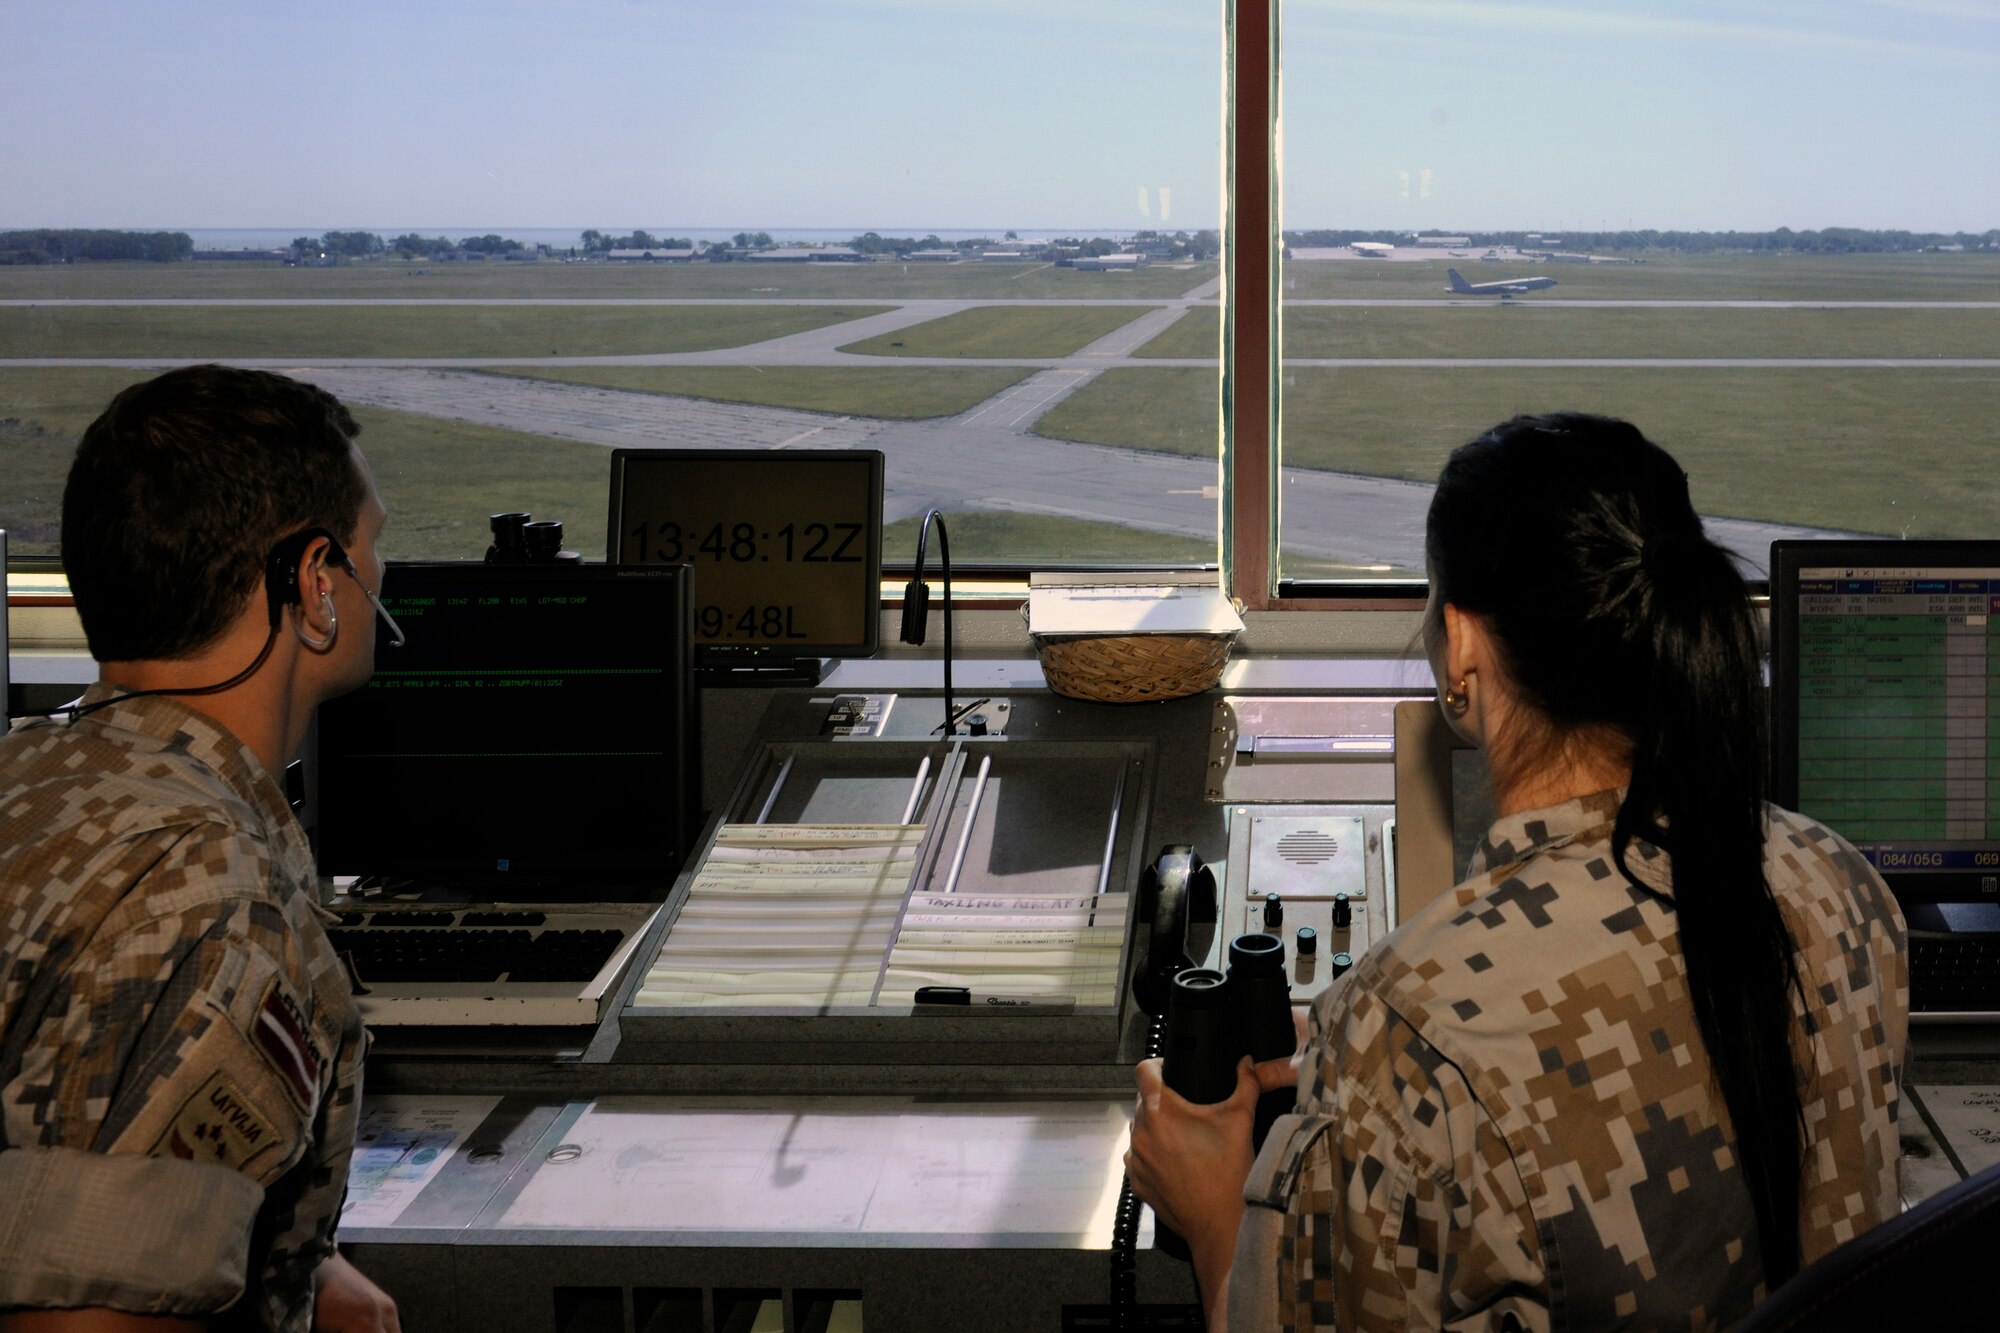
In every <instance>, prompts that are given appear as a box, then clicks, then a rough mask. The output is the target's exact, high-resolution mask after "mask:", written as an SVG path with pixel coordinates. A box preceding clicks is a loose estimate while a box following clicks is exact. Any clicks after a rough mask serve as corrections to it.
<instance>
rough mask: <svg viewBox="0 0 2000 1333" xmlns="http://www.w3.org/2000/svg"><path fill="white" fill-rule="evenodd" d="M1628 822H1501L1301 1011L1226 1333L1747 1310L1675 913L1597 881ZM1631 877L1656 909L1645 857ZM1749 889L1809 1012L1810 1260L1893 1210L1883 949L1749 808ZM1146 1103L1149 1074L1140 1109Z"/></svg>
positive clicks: (1573, 815)
mask: <svg viewBox="0 0 2000 1333" xmlns="http://www.w3.org/2000/svg"><path fill="white" fill-rule="evenodd" d="M1621 799H1622V792H1619V791H1606V792H1600V793H1598V794H1596V795H1594V796H1586V797H1581V798H1578V799H1574V800H1570V801H1567V802H1565V803H1563V804H1561V805H1557V806H1553V807H1549V808H1546V809H1542V810H1536V811H1531V812H1527V813H1523V814H1518V815H1512V816H1508V817H1506V818H1503V819H1501V820H1500V821H1499V822H1498V823H1497V824H1496V825H1494V827H1493V829H1492V830H1491V831H1490V832H1489V833H1488V835H1487V838H1486V841H1485V843H1484V845H1483V846H1482V847H1481V849H1480V851H1479V853H1478V856H1477V858H1476V859H1475V861H1474V863H1473V867H1472V872H1471V874H1470V876H1469V878H1468V880H1467V882H1466V883H1465V884H1463V885H1461V886H1459V888H1458V889H1457V890H1455V891H1454V892H1453V893H1452V894H1450V895H1447V896H1446V897H1445V898H1443V899H1441V900H1440V901H1438V902H1436V903H1433V904H1432V905H1431V906H1430V907H1429V908H1427V909H1426V910H1425V911H1424V912H1423V913H1422V914H1420V915H1419V916H1417V917H1416V918H1415V919H1414V920H1412V921H1411V922H1409V923H1408V924H1406V925H1405V926H1404V927H1403V929H1401V930H1400V931H1398V932H1396V933H1395V934H1393V935H1391V936H1389V937H1388V938H1387V939H1386V940H1384V941H1382V943H1381V944H1379V945H1377V946H1376V948H1374V949H1373V950H1371V951H1370V952H1369V953H1368V954H1366V955H1365V956H1364V957H1363V958H1362V959H1361V961H1360V963H1359V964H1358V965H1357V966H1356V967H1355V969H1354V971H1353V972H1351V973H1349V974H1348V976H1347V977H1346V978H1345V979H1344V980H1343V984H1342V985H1340V986H1338V987H1336V988H1333V989H1331V990H1329V991H1328V992H1327V993H1325V994H1324V995H1322V996H1321V997H1320V999H1319V1001H1318V1002H1317V1003H1316V1004H1315V1005H1314V1006H1313V1010H1312V1014H1311V1020H1310V1030H1309V1040H1308V1044H1307V1047H1306V1053H1305V1056H1304V1057H1303V1059H1302V1061H1301V1064H1300V1069H1299V1073H1298V1084H1297V1086H1298V1091H1299V1103H1298V1109H1297V1111H1296V1113H1294V1114H1292V1115H1289V1116H1286V1117H1284V1118H1283V1119H1280V1120H1279V1121H1278V1123H1277V1125H1276V1126H1275V1127H1274V1128H1273V1129H1272V1131H1271V1134H1270V1137H1269V1138H1268V1139H1267V1140H1266V1142H1265V1146H1264V1150H1263V1152H1262V1153H1261V1154H1259V1156H1258V1157H1257V1159H1256V1161H1255V1163H1254V1165H1253V1166H1252V1167H1251V1168H1250V1171H1249V1180H1248V1184H1247V1187H1246V1189H1245V1194H1246V1196H1247V1199H1248V1203H1249V1207H1248V1208H1247V1210H1246V1211H1245V1214H1244V1218H1243V1222H1242V1224H1241V1227H1240V1230H1239V1231H1238V1232H1237V1235H1236V1238H1235V1249H1234V1262H1233V1267H1231V1268H1229V1270H1228V1271H1229V1279H1228V1288H1229V1290H1228V1326H1229V1328H1231V1329H1233V1330H1235V1331H1236V1333H1251V1331H1253V1330H1264V1329H1282V1330H1285V1333H1304V1331H1305V1330H1313V1329H1344V1330H1358V1329H1377V1328H1395V1329H1442V1328H1451V1329H1492V1330H1510V1329H1511V1330H1525V1331H1529V1333H1539V1331H1541V1330H1548V1329H1551V1328H1588V1329H1598V1328H1605V1329H1609V1328H1631V1329H1647V1328H1723V1327H1727V1326H1728V1325H1729V1324H1730V1323H1732V1322H1734V1321H1736V1320H1738V1319H1740V1318H1742V1317H1743V1316H1744V1315H1745V1314H1746V1313H1748V1311H1749V1309H1750V1307H1751V1305H1752V1304H1754V1303H1755V1301H1757V1300H1759V1299H1761V1298H1762V1296H1763V1295H1764V1292H1763V1288H1762V1274H1763V1260H1762V1257H1761V1254H1760V1251H1759V1247H1758V1240H1757V1223H1756V1218H1755V1216H1754V1215H1753V1213H1752V1209H1751V1203H1750V1196H1749V1193H1748V1191H1747V1189H1746V1188H1745V1187H1744V1186H1743V1184H1742V1183H1741V1172H1740V1171H1739V1169H1738V1167H1737V1163H1736V1160H1735V1157H1734V1153H1733V1144H1734V1134H1733V1132H1732V1130H1731V1128H1730V1126H1729V1123H1728V1119H1727V1115H1726V1113H1725V1112H1724V1111H1723V1108H1722V1105H1721V1101H1720V1098H1719V1097H1718V1096H1717V1095H1716V1093H1715V1091H1714V1076H1713V1074H1712V1073H1711V1070H1710V1065H1709V1061H1708V1056H1707V1052H1706V1049H1705V1047H1704V1045H1703V1042H1702V1039H1701V1035H1700V1032H1699V1030H1698V1029H1697V1028H1696V1026H1695V1022H1694V1016H1693V1011H1692V1005H1691V1004H1690V1002H1689V1000H1688V993H1687V985H1686V975H1685V970H1684V967H1683V963H1682V958H1681V954H1680V949H1679V944H1678V940H1677V938H1676V935H1675V922H1674V914H1673V910H1672V907H1671V905H1670V901H1662V899H1661V898H1660V897H1658V896H1655V894H1648V893H1644V892H1641V891H1640V890H1639V889H1637V888H1635V887H1633V886H1632V885H1630V884H1628V883H1627V882H1626V881H1625V879H1624V877H1623V876H1622V875H1620V874H1618V872H1617V870H1616V869H1615V868H1614V865H1613V861H1612V853H1611V839H1612V826H1613V821H1614V820H1615V819H1616V817H1617V813H1618V806H1619V802H1620V800H1621ZM1626 863H1627V865H1628V866H1630V868H1631V870H1632V872H1633V874H1634V875H1635V876H1637V877H1638V878H1639V879H1640V880H1641V881H1643V882H1644V883H1645V884H1646V885H1647V886H1648V887H1650V888H1652V889H1653V890H1655V891H1656V894H1664V893H1667V892H1668V891H1669V889H1670V886H1671V880H1670V878H1669V875H1668V862H1667V858H1666V857H1665V856H1664V855H1663V854H1662V853H1661V852H1659V851H1658V850H1657V849H1656V848H1654V847H1652V846H1650V845H1648V844H1646V843H1644V842H1634V843H1633V844H1632V846H1631V848H1630V849H1629V850H1628V852H1627V855H1626ZM1765 873H1766V875H1767V877H1768V879H1769V881H1770V884H1771V887H1772V890H1773V892H1774V893H1775V894H1776V896H1777V900H1778V903H1779V905H1780V909H1781V911H1782V912H1783V914H1784V919H1785V923H1786V925H1787V927H1788V928H1789V930H1790V931H1791V934H1792V937H1793V938H1794V940H1795V941H1796V943H1797V946H1798V965H1799V975H1800V980H1801V981H1802V982H1803V984H1804V992H1805V995H1806V996H1808V997H1810V1012H1809V1013H1808V1012H1806V1011H1805V1010H1804V1009H1802V1008H1801V1001H1799V999H1798V998H1797V997H1794V1010H1795V1012H1796V1013H1797V1014H1798V1018H1799V1023H1798V1030H1799V1031H1800V1032H1801V1033H1802V1034H1804V1035H1803V1036H1802V1038H1801V1041H1802V1042H1803V1043H1804V1045H1803V1047H1802V1049H1801V1051H1800V1053H1799V1061H1798V1062H1799V1064H1800V1066H1801V1067H1802V1068H1804V1069H1807V1070H1810V1071H1812V1072H1811V1081H1810V1084H1809V1086H1808V1087H1806V1088H1805V1089H1804V1094H1803V1102H1804V1111H1805V1124H1806V1132H1805V1139H1804V1142H1805V1147H1806V1161H1805V1171H1804V1174H1803V1177H1802V1180H1801V1190H1800V1210H1799V1211H1800V1216H1799V1234H1800V1237H1801V1240H1802V1252H1803V1259H1804V1261H1805V1262H1806V1263H1810V1262H1812V1261H1813V1260H1814V1259H1817V1258H1819V1257H1820V1256H1821V1255H1823V1254H1825V1253H1827V1252H1828V1251H1829V1250H1832V1249H1833V1248H1835V1247H1836V1246H1838V1245H1840V1244H1841V1243H1842V1242H1844V1241H1846V1240H1848V1239H1850V1238H1852V1237H1854V1236H1856V1235H1858V1234H1860V1233H1861V1232H1862V1231H1864V1230H1866V1229H1868V1228H1869V1227H1871V1226H1873V1225H1875V1224H1876V1223H1878V1222H1881V1221H1883V1220H1885V1219H1886V1218H1888V1217H1890V1216H1893V1215H1894V1214H1895V1212H1896V1210H1897V1208H1898V1206H1899V1194H1898V1174H1897V1173H1898V1162H1897V1158H1898V1152H1899V1148H1898V1140H1897V1136H1896V1109H1897V1102H1898V1099H1899V1095H1900V1087H1899V1079H1900V1074H1901V1067H1902V1061H1903V1055H1904V1050H1905V1043H1906V1038H1907V1031H1908V985H1907V977H1906V975H1905V963H1904V958H1903V952H1902V948H1903V935H1904V927H1903V922H1902V918H1901V916H1900V915H1899V914H1898V912H1897V909H1896V905H1895V901H1894V899H1893V898H1892V897H1891V895H1890V893H1889V891H1888V889H1887V888H1885V887H1884V886H1883V884H1882V881H1881V879H1880V878H1879V877H1878V876H1877V875H1876V874H1875V873H1874V871H1873V870H1872V869H1871V868H1870V867H1869V865H1868V863H1867V862H1866V861H1865V860H1863V859H1862V858H1861V857H1860V856H1859V855H1858V854H1857V853H1856V852H1855V851H1854V850H1853V848H1851V847H1849V846H1848V845H1847V844H1846V843H1844V842H1842V841H1841V840H1840V839H1839V838H1838V837H1837V836H1835V835H1834V834H1833V833H1831V832H1830V831H1828V830H1827V829H1825V828H1824V827H1822V826H1820V825H1818V824H1816V823H1814V822H1813V821H1811V820H1809V819H1806V818H1804V817H1803V816H1800V815H1795V814H1790V813H1788V812H1784V811H1779V810H1775V809H1774V810H1773V811H1772V819H1771V824H1770V828H1769V836H1768V839H1767V842H1766V852H1765ZM1281 1067H1282V1066H1280V1065H1279V1064H1278V1063H1277V1062H1273V1063H1272V1065H1270V1066H1266V1067H1264V1068H1262V1069H1260V1071H1259V1072H1260V1074H1262V1075H1263V1076H1264V1077H1265V1078H1266V1081H1275V1078H1274V1077H1273V1075H1275V1074H1276V1073H1277V1070H1278V1069H1280V1068H1281ZM1157 1085H1158V1074H1157V1071H1156V1070H1153V1069H1149V1068H1147V1067H1145V1066H1142V1067H1141V1076H1140V1086H1141V1091H1142V1100H1143V1098H1144V1097H1145V1096H1146V1095H1151V1096H1153V1097H1154V1098H1157V1096H1158V1086H1157ZM1242 1091H1243V1090H1239V1093H1241V1092H1242ZM1237 1100H1238V1101H1241V1100H1242V1096H1241V1095H1239V1097H1238V1098H1237ZM1246 1105H1247V1103H1246ZM1197 1109H1199V1110H1203V1111H1206V1110H1208V1109H1209V1108H1197ZM1239 1109H1241V1108H1239ZM1142 1118H1143V1111H1142ZM1245 1152H1246V1153H1247V1148H1246V1149H1245ZM1199 1257H1200V1256H1197V1258H1198V1259H1199ZM1226 1263H1227V1260H1226V1258H1225V1259H1224V1260H1223V1261H1222V1264H1223V1265H1226ZM1218 1266H1221V1265H1218ZM1214 1271H1215V1268H1213V1267H1212V1268H1211V1269H1210V1272H1211V1273H1213V1272H1214Z"/></svg>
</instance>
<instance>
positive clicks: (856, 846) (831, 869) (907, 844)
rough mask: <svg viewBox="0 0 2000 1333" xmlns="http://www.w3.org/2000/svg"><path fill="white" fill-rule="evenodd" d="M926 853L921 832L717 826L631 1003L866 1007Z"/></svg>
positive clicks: (912, 828)
mask: <svg viewBox="0 0 2000 1333" xmlns="http://www.w3.org/2000/svg"><path fill="white" fill-rule="evenodd" d="M923 841H924V827H923V826H922V825H920V824H725V825H724V826H723V827H722V828H721V829H720V830H718V831H717V833H716V838H715V845H714V846H713V847H712V848H711V849H710V851H709V855H708V857H707V859H706V860H704V861H703V862H702V865H701V868H700V870H699V871H697V872H696V874H695V878H694V882H693V883H692V884H690V885H689V886H688V895H687V901H686V902H685V903H684V904H682V907H681V912H680V915H679V916H678V917H677V918H675V921H674V925H673V929H672V930H670V931H669V932H668V933H667V938H666V940H665V942H664V943H662V944H661V946H660V952H659V956H658V957H657V958H656V959H654V961H653V964H652V966H651V967H650V968H648V969H647V971H646V977H645V980H644V981H643V982H642V983H641V985H640V987H639V993H638V995H637V996H636V997H635V1002H636V1003H638V1004H641V1005H664V1006H674V1007H683V1008H714V1007H721V1006H736V1007H746V1006H756V1007H767V1006H778V1007H798V1008H819V1007H843V1008H844V1007H850V1006H866V1005H868V1004H871V1003H872V1002H873V1001H874V999H875V984H876V981H877V979H878V978H879V976H880V974H881V970H882V958H883V955H884V954H886V953H887V952H888V950H889V945H890V942H891V940H892V938H893V935H894V931H895V925H896V917H897V915H898V913H900V912H901V910H902V906H903V898H904V896H905V895H906V894H907V893H908V892H909V887H910V880H911V877H912V876H913V875H914V874H915V873H916V868H917V852H918V850H919V849H920V848H921V847H922V845H923Z"/></svg>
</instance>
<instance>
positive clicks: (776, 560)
mask: <svg viewBox="0 0 2000 1333" xmlns="http://www.w3.org/2000/svg"><path fill="white" fill-rule="evenodd" d="M610 547H611V549H610V551H609V553H608V554H609V556H610V559H611V560H612V561H613V562H614V563H617V564H626V565H657V564H686V565H691V566H693V569H694V588H693V590H694V597H693V601H694V624H695V642H696V643H697V644H700V645H706V646H709V647H720V648H732V649H733V648H743V649H758V648H764V649H772V650H776V651H780V652H791V653H796V654H800V655H807V654H814V655H819V656H827V657H839V656H865V655H867V654H870V653H873V652H874V651H875V648H876V646H877V643H878V640H879V634H880V619H881V616H880V603H881V579H882V455H881V453H880V452H879V451H876V450H737V449H728V450H716V449H702V450H694V449H621V450H617V451H616V452H614V454H613V456H612V474H611V517H610Z"/></svg>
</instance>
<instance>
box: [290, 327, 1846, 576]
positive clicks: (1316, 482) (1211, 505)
mask: <svg viewBox="0 0 2000 1333" xmlns="http://www.w3.org/2000/svg"><path fill="white" fill-rule="evenodd" d="M290 373H292V374H293V375H295V376H297V377H298V378H300V379H306V380H310V381H311V382H313V383H315V384H318V385H321V386H322V387H324V388H325V389H327V390H328V391H330V392H332V393H334V394H335V395H337V396H338V397H340V398H341V399H343V400H345V401H348V402H351V403H365V404H368V405H371V406H376V407H386V408H392V409H394V410H397V411H403V412H415V413H420V414H422V415H424V416H431V417H441V418H444V419H447V420H454V421H468V422H474V423H477V424H480V425H486V426H497V427H501V428H503V429H507V430H514V431H521V432H525V433H528V434H533V435H546V436H553V437H555V438H558V439H566V440H580V441H585V442H588V443H592V444H601V445H605V446H607V447H612V448H627V449H646V448H697V449H698V448H735V449H746V448H748V449H759V448H761V449H782V448H790V447H806V448H816V449H817V448H827V449H852V448H869V449H880V450H882V452H883V455H884V457H885V460H886V467H885V474H886V479H887V480H886V487H887V493H886V495H885V499H884V506H883V507H884V511H885V517H886V519H887V520H888V521H890V522H894V521H895V520H897V519H899V518H909V517H913V516H915V515H918V514H921V513H922V512H923V511H924V510H925V509H927V508H929V507H931V506H933V505H936V506H939V507H942V508H945V509H947V510H953V509H957V510H999V511H1012V512H1018V513H1034V514H1048V515H1053V516H1057V517H1062V518H1075V519H1082V520H1087V521H1090V522H1098V523H1117V524H1121V525H1123V526H1127V527H1134V528H1141V529H1145V530H1148V531H1154V532H1165V533H1171V534H1174V535H1176V536H1181V537H1191V538H1195V539H1197V540H1212V539H1213V538H1214V537H1215V535H1216V531H1217V504H1218V501H1219V497H1220V495H1221V485H1222V476H1221V466H1220V463H1219V462H1218V460H1216V459H1213V458H1192V457H1186V456H1182V455H1176V454H1164V453H1155V452H1151V451H1148V450H1139V449H1118V448H1111V447H1107V446H1104V445H1094V444H1074V443H1069V442H1067V441H1062V440H1050V439H1044V438H1042V437H1041V436H1038V435H1035V434H1033V433H1031V431H1030V427H1031V426H1032V425H1033V422H1034V419H1035V418H1036V417H1038V416H1040V415H1041V414H1042V413H1043V412H1045V411H1047V410H1048V409H1049V408H1050V407H1052V406H1054V404H1055V403H1056V402H1058V401H1060V400H1061V398H1062V397H1064V396H1066V395H1067V394H1068V393H1071V392H1074V390H1075V389H1076V388H1077V387H1078V386H1079V385H1080V384H1081V383H1084V382H1087V378H1088V377H1087V376H1084V375H1080V374H1077V373H1076V372H1068V371H1049V372H1044V374H1042V375H1037V376H1033V377H1031V378H1029V379H1028V380H1026V381H1024V382H1022V383H1021V384H1017V385H1015V386H1013V387H1012V388H1010V389H1008V390H1006V391H1004V392H1003V393H1001V394H998V395H996V396H995V397H993V398H991V399H988V400H987V401H986V402H984V403H981V404H979V405H978V406H976V407H974V408H972V409H970V410H969V411H966V412H962V413H960V414H959V415H957V416H955V417H947V418H943V419H940V420H933V421H921V422H885V421H878V420H874V419H870V418H862V417H831V416H825V415H822V414H819V413H813V412H797V411H791V410H789V409H785V408H775V407H749V406H744V405H742V404H732V403H714V402H706V401H703V400H700V399H693V398H674V397H668V396H665V395H661V394H649V393H630V392H625V391H622V390H615V389H600V388H594V387H590V386H585V385H572V384H558V383H552V382H549V381H544V380H520V379H507V378H503V377H499V376H489V375H476V374H466V373H462V372H443V371H425V370H407V369H382V368H373V367H353V368H326V367H299V368H294V369H293V370H292V371H291V372H290ZM1281 486H1282V504H1283V510H1282V513H1283V521H1284V531H1283V535H1282V539H1281V540H1282V545H1283V547H1284V549H1285V550H1286V551H1288V552H1292V553H1296V554H1297V555H1299V556H1302V557H1305V558H1308V559H1312V560H1319V561H1326V562H1330V563H1336V564H1342V565H1357V566H1365V565H1385V566H1389V567H1391V568H1395V569H1402V570H1417V569H1421V568H1423V528H1424V515H1425V512H1426V511H1427V510H1428V508H1429V506H1430V495H1431V487H1430V486H1428V485H1424V484H1420V483H1416V482H1406V481H1394V480H1388V479H1384V478H1380V477H1363V476H1355V475H1351V474H1347V473H1335V472H1315V471H1310V470H1307V469H1304V468H1285V469H1283V472H1282V475H1281ZM1710 530H1711V532H1712V533H1713V534H1714V535H1715V537H1716V539H1717V540H1718V541H1721V542H1722V543H1723V544H1724V545H1727V546H1729V547H1731V548H1732V549H1733V550H1735V551H1737V552H1738V553H1739V554H1741V555H1743V556H1745V557H1746V560H1745V564H1746V567H1749V568H1751V569H1753V570H1755V571H1757V572H1759V573H1761V569H1762V566H1763V563H1764V553H1765V549H1766V548H1767V547H1768V546H1769V544H1770V543H1771V541H1772V540H1774V539H1775V538H1778V537H1813V536H1831V535H1838V534H1832V533H1828V532H1825V531H1822V530H1819V529H1808V528H1799V527H1792V526H1787V525H1782V524H1771V523H1760V522H1753V521H1747V520H1739V519H1718V520H1712V521H1711V528H1710ZM959 558H961V559H964V560H968V561H974V560H977V559H978V553H977V552H964V553H961V554H960V557H959Z"/></svg>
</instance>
